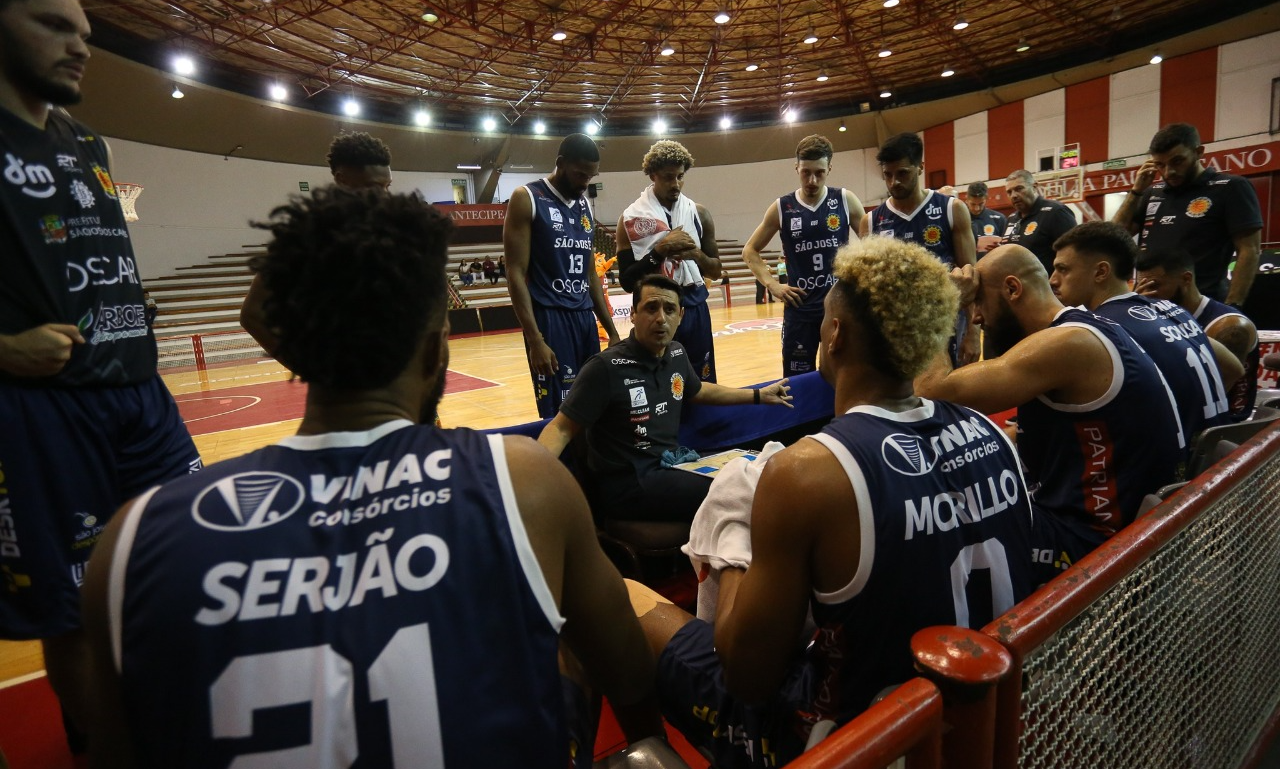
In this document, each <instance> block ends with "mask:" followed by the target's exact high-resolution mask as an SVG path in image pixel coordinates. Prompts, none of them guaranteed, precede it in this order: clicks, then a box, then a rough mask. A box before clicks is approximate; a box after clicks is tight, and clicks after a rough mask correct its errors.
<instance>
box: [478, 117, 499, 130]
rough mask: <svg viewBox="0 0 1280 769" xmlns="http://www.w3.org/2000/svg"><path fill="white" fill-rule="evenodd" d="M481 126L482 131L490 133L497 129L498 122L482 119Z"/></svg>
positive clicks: (488, 118) (489, 118) (491, 119)
mask: <svg viewBox="0 0 1280 769" xmlns="http://www.w3.org/2000/svg"><path fill="white" fill-rule="evenodd" d="M481 125H482V126H484V130H486V131H492V130H493V129H495V128H497V127H498V121H496V120H494V119H493V118H491V117H487V118H485V119H484V122H483V123H481Z"/></svg>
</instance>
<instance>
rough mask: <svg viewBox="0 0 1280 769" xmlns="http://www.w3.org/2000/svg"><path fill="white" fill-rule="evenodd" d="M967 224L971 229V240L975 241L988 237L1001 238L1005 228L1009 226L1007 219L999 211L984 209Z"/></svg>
mask: <svg viewBox="0 0 1280 769" xmlns="http://www.w3.org/2000/svg"><path fill="white" fill-rule="evenodd" d="M969 224H970V226H972V227H973V239H974V240H975V241H976V240H977V239H978V238H981V237H983V236H988V235H990V236H995V237H997V238H998V237H1002V236H1003V235H1004V231H1005V228H1006V227H1008V225H1009V219H1008V218H1007V217H1006V216H1005V215H1004V214H1002V213H1000V212H999V211H992V210H991V209H990V208H984V209H982V211H980V212H979V213H978V215H977V216H974V217H972V218H971V219H970V220H969Z"/></svg>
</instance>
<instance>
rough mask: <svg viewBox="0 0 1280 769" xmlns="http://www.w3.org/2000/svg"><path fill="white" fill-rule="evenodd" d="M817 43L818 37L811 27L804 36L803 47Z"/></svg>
mask: <svg viewBox="0 0 1280 769" xmlns="http://www.w3.org/2000/svg"><path fill="white" fill-rule="evenodd" d="M816 42H818V36H817V35H815V34H814V32H813V27H809V34H807V35H805V36H804V43H805V45H813V44H814V43H816Z"/></svg>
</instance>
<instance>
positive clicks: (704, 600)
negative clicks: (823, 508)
mask: <svg viewBox="0 0 1280 769" xmlns="http://www.w3.org/2000/svg"><path fill="white" fill-rule="evenodd" d="M783 448H784V447H783V445H782V444H781V443H778V442H777V441H769V442H768V443H766V444H765V445H764V449H763V450H761V452H760V455H759V456H758V457H756V458H755V459H747V458H745V457H738V458H737V459H734V460H732V461H730V462H729V463H727V464H726V465H725V466H724V467H722V468H720V472H718V473H716V477H715V479H714V480H713V481H712V482H711V488H710V489H709V490H708V491H707V497H706V499H704V500H703V501H702V504H701V505H700V506H699V507H698V512H697V514H696V515H694V516H693V525H692V526H690V528H689V541H688V542H687V543H685V544H684V545H683V546H682V547H681V548H680V550H681V551H682V552H683V553H684V554H685V555H687V556H689V561H690V563H692V564H693V570H694V571H695V572H696V573H697V574H698V582H699V585H698V619H702V620H706V621H707V622H713V621H714V620H715V604H716V599H717V598H718V596H719V592H720V574H719V572H720V570H721V569H725V568H728V567H731V566H732V567H737V568H740V569H745V568H747V567H749V566H750V565H751V502H752V500H753V499H754V498H755V494H756V485H757V484H759V483H760V474H761V473H762V472H764V464H765V462H767V461H769V457H771V456H773V455H774V454H776V453H778V452H779V451H781V450H782V449H783Z"/></svg>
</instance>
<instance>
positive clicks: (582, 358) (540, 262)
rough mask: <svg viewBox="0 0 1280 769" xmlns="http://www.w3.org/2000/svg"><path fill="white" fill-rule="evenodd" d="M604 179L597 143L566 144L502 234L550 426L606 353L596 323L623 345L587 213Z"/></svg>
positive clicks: (523, 191) (519, 197) (516, 197)
mask: <svg viewBox="0 0 1280 769" xmlns="http://www.w3.org/2000/svg"><path fill="white" fill-rule="evenodd" d="M599 172H600V148H599V147H597V146H596V143H595V142H594V141H593V140H592V139H591V137H590V136H587V135H586V134H572V135H570V136H567V137H565V139H564V141H562V142H561V143H560V149H559V153H558V154H557V155H556V168H555V170H554V171H552V172H551V175H550V176H548V177H547V178H545V179H539V180H537V181H534V182H530V183H529V184H526V185H525V186H523V187H517V188H516V189H515V191H514V192H512V193H511V204H510V205H509V206H508V207H507V219H506V223H505V224H504V225H503V228H502V244H503V253H504V255H505V256H506V259H507V269H509V270H510V275H509V278H508V280H507V291H508V292H509V293H510V294H511V305H512V309H513V310H514V311H515V314H516V319H517V320H518V321H519V322H520V328H521V329H522V330H523V331H524V344H525V352H526V354H527V356H528V358H529V371H530V374H531V376H532V379H533V392H534V399H535V401H536V402H537V406H538V416H540V417H543V418H544V419H545V418H548V417H553V416H555V414H556V411H558V410H559V409H560V403H561V402H562V401H563V400H564V398H565V396H566V395H568V393H569V388H570V387H572V386H573V381H574V379H575V378H576V377H577V376H578V372H579V371H581V370H582V365H583V364H584V363H586V361H587V358H590V357H591V356H592V355H595V354H596V353H598V352H600V337H599V336H598V335H597V331H596V322H597V321H598V322H599V324H600V328H603V329H604V331H605V334H606V335H608V338H609V344H617V342H618V332H617V330H616V329H615V328H614V326H613V312H612V311H611V310H610V309H609V305H608V302H606V301H605V296H604V287H603V286H602V285H601V284H600V281H599V280H596V274H595V248H594V242H593V240H594V237H595V236H594V234H593V233H594V232H595V225H594V224H593V220H592V217H591V211H590V210H589V209H588V208H587V198H586V191H587V185H588V184H589V183H590V182H591V180H592V179H593V178H595V176H596V174H598V173H599ZM593 314H594V317H592V315H593Z"/></svg>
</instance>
